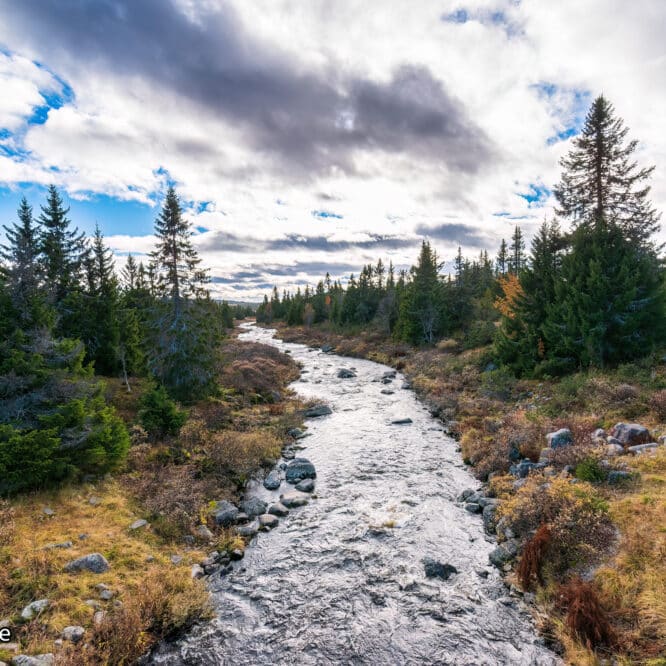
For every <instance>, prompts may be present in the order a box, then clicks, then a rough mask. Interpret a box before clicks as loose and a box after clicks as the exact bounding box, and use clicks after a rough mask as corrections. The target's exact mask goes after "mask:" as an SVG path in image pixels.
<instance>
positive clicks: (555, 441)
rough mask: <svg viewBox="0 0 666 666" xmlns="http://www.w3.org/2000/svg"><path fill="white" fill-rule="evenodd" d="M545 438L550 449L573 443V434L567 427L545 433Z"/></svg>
mask: <svg viewBox="0 0 666 666" xmlns="http://www.w3.org/2000/svg"><path fill="white" fill-rule="evenodd" d="M546 439H547V440H548V446H550V448H551V449H560V448H562V447H563V446H569V445H570V444H573V435H572V434H571V430H569V428H560V429H559V430H556V431H555V432H549V433H548V434H547V435H546Z"/></svg>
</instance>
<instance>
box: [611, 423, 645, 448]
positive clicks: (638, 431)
mask: <svg viewBox="0 0 666 666" xmlns="http://www.w3.org/2000/svg"><path fill="white" fill-rule="evenodd" d="M611 435H612V436H613V437H615V438H616V439H617V440H618V441H619V443H620V444H625V445H629V446H633V445H635V444H647V443H648V442H649V441H650V431H649V430H648V429H647V428H646V427H645V426H642V425H640V424H639V423H616V424H615V425H614V426H613V429H612V430H611Z"/></svg>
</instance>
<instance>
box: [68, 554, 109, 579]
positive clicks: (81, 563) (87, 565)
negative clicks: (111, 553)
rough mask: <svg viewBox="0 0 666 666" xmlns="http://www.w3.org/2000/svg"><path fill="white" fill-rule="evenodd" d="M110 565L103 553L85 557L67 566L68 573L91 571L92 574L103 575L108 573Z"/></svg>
mask: <svg viewBox="0 0 666 666" xmlns="http://www.w3.org/2000/svg"><path fill="white" fill-rule="evenodd" d="M109 568H110V565H109V563H108V561H107V559H106V557H104V555H102V554H101V553H90V554H89V555H84V556H83V557H79V558H77V559H76V560H72V561H71V562H68V563H67V564H66V565H65V571H66V572H67V573H75V572H77V571H91V572H92V573H96V574H101V573H104V572H105V571H108V570H109Z"/></svg>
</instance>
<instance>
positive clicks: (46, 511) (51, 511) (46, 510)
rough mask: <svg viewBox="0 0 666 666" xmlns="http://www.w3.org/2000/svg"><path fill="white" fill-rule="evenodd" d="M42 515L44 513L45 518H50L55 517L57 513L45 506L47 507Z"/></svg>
mask: <svg viewBox="0 0 666 666" xmlns="http://www.w3.org/2000/svg"><path fill="white" fill-rule="evenodd" d="M42 513H43V514H44V515H45V516H49V517H50V516H55V511H54V510H53V509H52V508H51V507H49V506H45V507H44V508H43V509H42Z"/></svg>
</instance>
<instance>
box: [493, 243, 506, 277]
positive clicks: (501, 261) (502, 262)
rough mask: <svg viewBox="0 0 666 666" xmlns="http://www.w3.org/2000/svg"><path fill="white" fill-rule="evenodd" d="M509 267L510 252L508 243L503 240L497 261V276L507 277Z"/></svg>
mask: <svg viewBox="0 0 666 666" xmlns="http://www.w3.org/2000/svg"><path fill="white" fill-rule="evenodd" d="M508 266H509V250H508V247H507V244H506V241H505V240H504V239H503V238H502V242H501V244H500V247H499V251H498V253H497V258H496V259H495V274H496V275H498V276H501V275H506V271H507V269H508Z"/></svg>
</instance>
